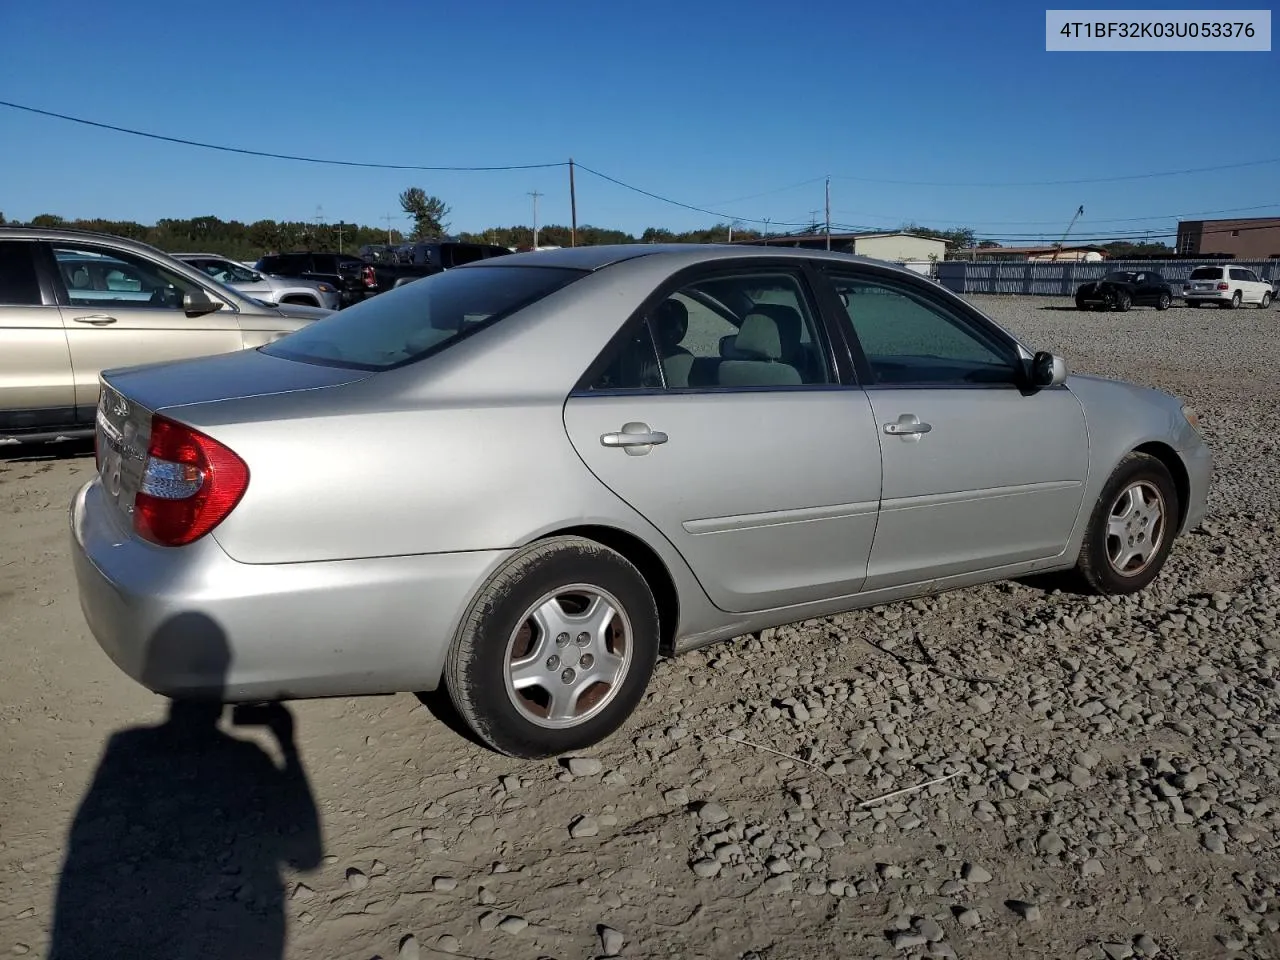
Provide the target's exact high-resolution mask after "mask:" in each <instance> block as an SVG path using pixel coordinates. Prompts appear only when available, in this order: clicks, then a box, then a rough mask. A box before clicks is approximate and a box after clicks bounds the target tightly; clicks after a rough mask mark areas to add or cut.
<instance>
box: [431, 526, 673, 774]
mask: <svg viewBox="0 0 1280 960" xmlns="http://www.w3.org/2000/svg"><path fill="white" fill-rule="evenodd" d="M593 609H594V611H595V613H594V615H593V616H594V619H595V621H596V624H597V625H596V626H595V628H594V629H592V628H591V620H583V619H582V618H583V617H586V616H588V615H590V614H591V611H592V610H593ZM540 611H541V612H540ZM584 627H586V628H587V629H582V628H584ZM553 631H554V632H553ZM584 638H585V640H584ZM580 641H581V642H580ZM658 647H659V628H658V608H657V604H656V602H655V600H654V597H653V591H652V590H650V588H649V585H648V584H647V583H646V582H645V579H644V577H643V576H642V575H641V573H640V571H639V570H637V569H636V568H635V566H634V565H633V564H632V563H631V562H630V561H629V560H627V559H626V558H625V557H624V556H622V554H620V553H618V552H616V551H614V550H611V549H609V548H608V547H605V546H603V545H602V544H599V543H596V542H595V541H593V540H587V539H585V538H582V537H572V536H561V537H552V538H549V539H547V540H541V541H538V542H536V543H533V544H530V545H529V546H527V547H525V548H524V549H522V550H520V551H518V552H517V553H516V554H515V556H513V557H512V558H511V559H510V560H509V561H508V562H507V563H506V564H505V565H504V566H503V567H502V569H500V570H499V571H498V572H497V573H495V574H494V575H493V576H492V577H490V578H489V580H488V581H487V582H486V583H485V585H484V586H483V587H482V588H481V589H480V591H479V592H478V593H477V595H476V597H475V599H474V600H473V601H472V603H471V606H470V608H469V609H468V611H467V614H466V616H465V617H464V618H463V621H462V625H461V627H460V628H459V630H458V634H457V636H456V637H455V639H454V642H453V644H452V645H451V646H450V648H449V653H448V657H447V659H446V664H445V685H446V687H447V688H448V692H449V698H450V700H451V701H452V702H453V705H454V708H455V709H456V710H457V711H458V714H459V716H461V718H462V719H463V720H464V721H465V722H466V724H467V726H468V727H469V728H470V729H471V730H472V732H473V733H474V734H475V735H476V736H477V737H478V738H479V739H480V740H482V741H483V742H484V743H486V744H487V745H488V746H489V747H491V748H492V749H494V750H496V751H498V752H500V753H504V754H507V755H508V756H512V757H520V758H524V759H539V758H545V757H553V756H556V755H558V754H562V753H566V752H568V751H572V750H581V749H584V748H586V747H589V746H591V745H593V744H596V743H598V742H600V741H601V740H604V739H605V738H606V737H608V736H609V735H611V734H612V733H613V732H614V731H615V730H617V729H618V727H620V726H621V725H622V723H623V722H624V721H625V720H626V719H627V717H628V716H630V714H631V713H632V711H633V710H635V708H636V706H637V705H638V704H639V702H640V698H641V697H642V696H644V691H645V688H646V687H647V686H648V683H649V678H650V677H651V676H652V675H653V668H654V664H655V663H656V662H657V658H658ZM606 658H607V659H606ZM606 664H607V665H606ZM593 677H594V678H595V679H592V678H593ZM605 678H608V682H606V679H605ZM517 684H519V687H517ZM557 694H558V695H559V697H560V699H559V700H558V701H557V699H556V695H557ZM584 698H585V699H586V701H587V703H586V705H585V707H584V706H583V700H584ZM557 715H558V716H557Z"/></svg>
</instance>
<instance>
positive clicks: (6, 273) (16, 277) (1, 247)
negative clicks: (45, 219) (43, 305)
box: [0, 240, 41, 307]
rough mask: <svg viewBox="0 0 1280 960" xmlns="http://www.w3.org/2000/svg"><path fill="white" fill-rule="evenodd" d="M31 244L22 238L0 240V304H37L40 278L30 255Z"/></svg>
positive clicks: (25, 305) (29, 305)
mask: <svg viewBox="0 0 1280 960" xmlns="http://www.w3.org/2000/svg"><path fill="white" fill-rule="evenodd" d="M33 246H34V245H33V244H31V243H27V242H25V241H22V240H4V241H0V304H3V305H7V306H20V307H32V306H38V305H39V304H40V302H41V298H40V280H39V278H38V277H37V275H36V265H35V260H34V258H33V257H32V249H33Z"/></svg>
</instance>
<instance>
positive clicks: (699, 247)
mask: <svg viewBox="0 0 1280 960" xmlns="http://www.w3.org/2000/svg"><path fill="white" fill-rule="evenodd" d="M639 257H658V258H664V259H668V258H669V259H672V260H682V261H687V262H688V263H690V264H692V263H698V262H706V261H713V260H741V259H760V260H766V259H768V260H773V259H778V258H784V259H796V260H813V259H819V260H831V261H835V262H838V263H870V264H875V265H876V266H877V267H880V268H882V269H884V268H888V269H896V270H898V271H901V272H910V271H907V270H906V268H905V267H899V266H898V265H897V264H894V263H889V262H886V261H884V260H873V259H872V258H870V257H859V256H854V255H853V254H850V253H838V252H836V251H830V250H809V249H805V248H797V247H772V246H766V245H764V244H731V243H616V244H604V245H601V246H594V247H560V248H558V249H555V250H530V251H528V252H525V253H512V254H509V255H508V256H505V257H495V258H493V259H492V260H480V261H477V262H475V263H469V264H466V265H465V266H462V267H456V268H455V269H458V270H472V269H476V268H477V267H520V266H527V267H532V266H539V267H568V268H571V269H577V270H590V271H595V270H601V269H603V268H605V267H608V266H611V265H613V264H616V263H622V262H624V261H627V260H635V259H637V258H639ZM673 266H675V264H673ZM915 275H916V276H918V274H915Z"/></svg>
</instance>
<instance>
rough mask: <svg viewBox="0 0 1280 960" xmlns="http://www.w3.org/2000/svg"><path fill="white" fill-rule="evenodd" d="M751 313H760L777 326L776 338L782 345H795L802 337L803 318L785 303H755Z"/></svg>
mask: <svg viewBox="0 0 1280 960" xmlns="http://www.w3.org/2000/svg"><path fill="white" fill-rule="evenodd" d="M751 312H752V313H762V314H764V315H765V316H766V317H768V318H769V319H770V320H772V321H773V322H774V323H776V324H777V325H778V336H779V338H781V340H782V342H783V343H790V344H796V343H799V342H800V338H801V337H802V336H804V318H803V317H801V316H800V311H799V310H797V309H796V308H795V307H789V306H787V305H786V304H785V303H757V304H756V305H755V306H753V307H752V308H751Z"/></svg>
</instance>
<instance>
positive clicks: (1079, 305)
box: [1076, 293, 1089, 310]
mask: <svg viewBox="0 0 1280 960" xmlns="http://www.w3.org/2000/svg"><path fill="white" fill-rule="evenodd" d="M1076 309H1077V310H1088V309H1089V304H1088V303H1086V302H1085V299H1084V297H1082V296H1080V294H1078V293H1077V294H1076Z"/></svg>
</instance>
